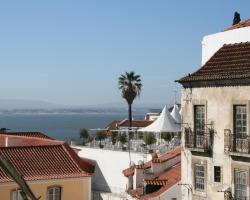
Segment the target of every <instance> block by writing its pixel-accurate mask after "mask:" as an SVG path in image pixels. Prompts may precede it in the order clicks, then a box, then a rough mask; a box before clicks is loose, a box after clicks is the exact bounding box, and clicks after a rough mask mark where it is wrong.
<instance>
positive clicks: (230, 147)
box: [224, 133, 250, 154]
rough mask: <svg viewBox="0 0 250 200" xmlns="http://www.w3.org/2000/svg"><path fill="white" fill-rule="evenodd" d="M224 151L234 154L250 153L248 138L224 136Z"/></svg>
mask: <svg viewBox="0 0 250 200" xmlns="http://www.w3.org/2000/svg"><path fill="white" fill-rule="evenodd" d="M224 144H225V151H229V152H236V153H247V154H249V153H250V136H247V135H246V136H243V137H237V135H236V134H227V133H225V136H224Z"/></svg>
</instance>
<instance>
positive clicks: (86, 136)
mask: <svg viewBox="0 0 250 200" xmlns="http://www.w3.org/2000/svg"><path fill="white" fill-rule="evenodd" d="M79 134H80V138H81V139H83V145H84V144H85V143H86V142H87V140H88V139H89V132H88V131H87V129H85V128H81V129H80V132H79Z"/></svg>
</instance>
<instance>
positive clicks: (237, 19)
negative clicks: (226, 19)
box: [233, 12, 241, 25]
mask: <svg viewBox="0 0 250 200" xmlns="http://www.w3.org/2000/svg"><path fill="white" fill-rule="evenodd" d="M240 21H241V19H240V13H238V12H235V13H234V20H233V25H235V24H238V23H240Z"/></svg>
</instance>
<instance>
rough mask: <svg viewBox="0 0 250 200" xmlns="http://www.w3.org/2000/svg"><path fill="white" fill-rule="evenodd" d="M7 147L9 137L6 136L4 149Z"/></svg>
mask: <svg viewBox="0 0 250 200" xmlns="http://www.w3.org/2000/svg"><path fill="white" fill-rule="evenodd" d="M8 146H9V137H8V136H6V137H5V147H8Z"/></svg>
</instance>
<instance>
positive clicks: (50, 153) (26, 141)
mask: <svg viewBox="0 0 250 200" xmlns="http://www.w3.org/2000/svg"><path fill="white" fill-rule="evenodd" d="M0 154H1V155H2V156H3V157H4V158H5V159H7V160H8V161H9V162H10V163H11V164H12V165H13V166H14V167H15V169H16V170H17V171H18V172H19V173H20V175H21V176H22V177H23V178H24V180H25V181H26V182H27V183H28V185H29V186H30V188H31V190H32V191H33V193H34V194H35V196H36V197H41V198H40V199H41V200H55V199H56V200H69V199H74V200H90V199H91V176H92V175H93V173H94V169H95V165H94V163H93V162H92V161H90V160H87V159H81V158H80V157H78V155H77V154H76V153H75V151H74V150H73V149H72V148H71V147H69V146H68V145H67V144H66V143H64V142H62V141H58V140H54V139H52V138H50V137H48V136H46V135H44V134H42V133H39V132H1V133H0ZM0 199H3V200H9V199H11V200H21V199H22V198H21V195H20V189H19V187H18V185H17V184H16V183H15V182H14V181H13V180H12V179H11V178H10V177H8V175H6V173H5V172H4V171H3V169H2V168H1V167H0Z"/></svg>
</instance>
